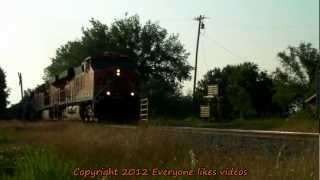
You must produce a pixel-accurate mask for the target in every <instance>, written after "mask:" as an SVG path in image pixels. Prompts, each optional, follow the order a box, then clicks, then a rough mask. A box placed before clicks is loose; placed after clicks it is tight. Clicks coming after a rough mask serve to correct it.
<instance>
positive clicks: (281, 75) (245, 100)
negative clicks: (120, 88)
mask: <svg viewBox="0 0 320 180" xmlns="http://www.w3.org/2000/svg"><path fill="white" fill-rule="evenodd" d="M90 24H91V25H90V27H87V28H82V36H81V38H80V39H77V40H73V41H69V42H67V43H66V44H64V45H62V46H60V47H59V48H58V49H57V50H56V55H55V57H53V58H52V59H51V64H50V65H49V66H48V67H47V68H46V69H45V71H44V80H49V79H50V78H52V77H54V76H56V75H58V74H60V73H62V72H63V71H65V70H66V69H68V68H70V67H74V66H78V65H80V63H81V62H82V60H83V59H84V58H86V57H88V56H90V55H94V54H98V53H101V52H105V51H109V52H118V53H123V54H127V55H128V56H129V57H130V58H132V59H133V60H134V63H135V64H136V66H137V67H138V70H139V72H140V74H141V76H140V81H141V94H142V96H147V97H149V99H150V102H151V110H152V114H153V115H161V116H170V117H187V116H190V115H193V110H192V97H191V95H183V93H182V83H183V82H185V81H187V80H190V79H191V71H192V70H193V68H192V66H190V65H189V63H188V61H187V59H188V57H189V53H188V52H187V51H186V49H185V48H184V45H183V44H182V43H181V42H180V40H179V36H178V35H177V34H169V33H168V32H167V30H166V29H164V28H163V27H161V26H159V24H158V23H154V22H151V21H147V22H146V23H144V24H142V23H141V22H140V18H139V16H138V15H134V16H129V17H128V16H126V17H124V18H123V19H116V20H115V21H114V22H113V23H111V24H110V25H107V24H104V23H102V22H100V21H98V20H95V19H91V20H90ZM277 56H278V59H279V61H280V63H281V67H279V68H277V69H276V70H275V71H274V72H272V73H268V72H265V71H262V70H261V69H259V67H258V65H257V64H254V63H252V62H243V63H241V64H238V65H228V66H226V67H224V68H213V69H211V70H209V71H208V72H207V73H206V74H205V75H204V77H203V78H202V79H201V80H200V81H199V82H198V85H197V89H196V93H195V96H196V103H197V106H199V105H200V104H203V103H204V102H205V99H204V98H203V96H204V95H205V94H206V91H207V85H208V84H218V85H219V89H220V90H219V97H220V98H219V100H217V99H215V100H214V102H212V103H213V106H216V105H218V103H219V105H220V108H219V112H215V111H216V108H212V111H213V113H214V114H216V115H219V117H220V119H234V118H251V117H266V116H274V115H276V116H286V115H288V114H289V113H290V112H291V111H293V110H294V108H296V107H301V106H302V105H303V100H304V99H305V98H306V97H308V96H310V95H311V94H312V93H315V79H316V78H315V67H316V66H317V64H319V63H320V55H319V50H318V49H316V48H314V47H312V45H311V44H310V43H301V44H300V45H298V46H297V47H293V46H289V47H288V49H287V50H285V51H282V52H279V53H278V55H277ZM6 89H7V87H6V83H5V74H4V72H3V71H2V70H1V71H0V113H1V112H2V113H3V114H4V111H5V109H6V108H5V107H6V105H7V100H6V99H7V96H8V91H7V90H6ZM27 97H28V96H27ZM27 97H26V98H25V100H23V101H22V102H24V104H28V103H27V102H29V101H30V100H28V98H27ZM29 99H30V98H29ZM29 104H30V103H29ZM18 106H19V108H18ZM25 106H26V105H25ZM25 106H23V105H16V106H13V108H11V111H10V113H11V114H14V113H15V112H17V111H15V110H12V109H14V108H16V109H23V108H22V107H25ZM26 107H28V106H26ZM24 109H26V108H24ZM22 112H24V111H22V110H20V112H19V113H22ZM2 113H1V114H2ZM10 113H9V114H10Z"/></svg>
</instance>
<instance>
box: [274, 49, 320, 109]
mask: <svg viewBox="0 0 320 180" xmlns="http://www.w3.org/2000/svg"><path fill="white" fill-rule="evenodd" d="M278 57H279V60H280V62H281V65H282V68H277V69H276V71H275V72H274V73H273V78H274V82H275V87H276V88H275V89H276V93H275V94H274V97H273V101H274V102H276V103H277V104H278V106H279V107H280V108H281V109H282V111H283V112H288V111H290V109H291V108H292V106H293V105H298V106H299V105H300V106H301V105H302V102H303V99H304V98H306V97H308V96H310V95H311V94H313V93H315V71H316V66H317V65H318V64H320V53H319V50H317V49H316V48H313V47H312V44H310V43H301V44H300V45H299V46H298V47H293V46H289V47H288V50H287V51H282V52H280V53H278Z"/></svg>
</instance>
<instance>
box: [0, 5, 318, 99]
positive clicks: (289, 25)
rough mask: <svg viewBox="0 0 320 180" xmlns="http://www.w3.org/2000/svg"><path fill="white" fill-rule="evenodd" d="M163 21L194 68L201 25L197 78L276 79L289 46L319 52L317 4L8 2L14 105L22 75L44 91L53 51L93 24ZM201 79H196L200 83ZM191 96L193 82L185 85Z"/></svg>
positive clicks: (0, 39)
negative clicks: (244, 68) (246, 74)
mask: <svg viewBox="0 0 320 180" xmlns="http://www.w3.org/2000/svg"><path fill="white" fill-rule="evenodd" d="M126 12H127V13H128V14H129V15H134V14H138V15H139V16H140V18H141V20H142V22H145V21H146V20H149V19H150V20H151V21H154V22H156V21H158V22H159V24H160V25H161V26H162V27H164V28H166V29H167V30H168V32H169V33H175V34H179V35H180V40H181V42H182V43H183V44H184V45H185V48H186V49H187V51H189V52H190V57H189V59H188V61H189V62H190V64H191V65H194V56H195V46H196V33H197V22H196V21H194V20H193V18H194V17H195V16H198V15H200V14H203V15H205V16H207V17H209V19H207V20H205V25H206V28H205V30H204V31H203V32H202V34H201V37H200V51H199V73H198V77H199V78H200V77H202V75H203V74H204V73H205V72H206V71H207V70H209V69H212V68H214V67H224V66H225V65H227V64H239V63H242V62H244V61H252V62H255V63H257V64H258V65H259V67H260V68H261V69H263V70H267V71H269V72H272V71H273V70H274V69H275V67H277V66H279V62H278V59H277V57H276V54H277V53H278V52H279V51H283V50H285V49H286V47H287V46H288V45H293V46H296V45H298V44H299V43H300V42H311V43H312V44H313V45H314V47H317V48H319V1H318V0H201V1H196V0H175V1H174V0H152V1H150V0H135V1H132V0H90V1H89V0H87V1H84V0H77V1H71V0H56V1H43V0H42V1H40V0H29V1H23V0H21V1H18V0H11V1H4V2H2V3H1V6H0V22H1V28H0V66H1V67H2V68H3V69H4V70H5V72H6V74H7V83H8V86H9V88H10V97H9V101H10V102H11V103H16V102H18V101H19V99H20V94H19V85H18V76H17V72H22V74H23V77H24V88H34V87H35V86H36V85H37V84H41V83H42V76H43V69H44V68H45V67H46V66H48V65H49V64H50V58H52V57H54V54H55V50H56V49H57V48H58V47H59V46H60V45H62V44H64V43H66V42H67V41H68V40H74V39H77V38H80V37H81V27H83V26H84V27H87V26H88V25H89V22H88V20H89V19H90V18H91V17H93V18H95V19H98V20H100V21H102V22H103V23H106V24H110V23H111V22H112V21H113V20H114V19H115V18H122V17H124V16H125V13H126ZM199 78H198V79H199ZM184 86H185V87H184V92H188V91H190V90H191V89H192V88H191V87H192V81H189V82H185V83H184Z"/></svg>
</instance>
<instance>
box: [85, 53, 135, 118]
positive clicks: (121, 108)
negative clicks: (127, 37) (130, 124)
mask: <svg viewBox="0 0 320 180" xmlns="http://www.w3.org/2000/svg"><path fill="white" fill-rule="evenodd" d="M84 64H85V65H84V66H85V67H86V66H88V65H89V64H90V66H91V68H92V69H93V71H94V101H95V102H96V103H95V110H94V112H95V116H96V117H97V118H98V119H99V120H104V119H106V120H114V121H117V122H127V121H132V120H136V119H138V118H139V89H138V73H137V68H136V66H135V64H134V62H133V61H132V60H131V59H129V57H128V56H125V55H119V54H107V55H106V54H104V55H103V56H97V57H93V58H87V59H86V61H85V63H84Z"/></svg>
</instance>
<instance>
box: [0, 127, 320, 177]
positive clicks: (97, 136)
mask: <svg viewBox="0 0 320 180" xmlns="http://www.w3.org/2000/svg"><path fill="white" fill-rule="evenodd" d="M3 128H5V129H6V130H7V131H10V132H11V133H13V134H15V138H16V140H17V142H19V144H20V145H21V144H22V145H23V144H28V145H30V144H31V145H32V146H33V147H45V148H47V147H51V148H52V149H54V150H53V151H50V153H56V154H57V157H59V159H61V160H63V161H68V162H73V163H72V166H70V167H69V168H70V175H71V174H72V169H73V168H75V167H113V168H149V169H151V168H156V167H157V168H175V169H190V168H197V167H206V168H211V169H217V170H221V169H226V168H229V169H231V168H238V169H247V170H248V176H246V177H229V178H228V179H230V178H231V179H318V174H319V166H318V159H319V157H318V153H317V152H318V151H317V150H318V147H319V145H318V144H315V146H314V147H311V148H310V147H308V148H307V149H305V148H303V147H302V148H301V149H299V150H296V151H294V152H293V151H291V149H290V148H291V147H287V146H285V145H283V146H274V148H273V149H272V152H271V153H270V151H271V150H269V149H265V146H261V148H250V147H241V146H240V145H237V143H242V142H241V141H239V140H237V139H235V138H231V137H221V138H223V140H222V142H223V143H224V144H225V145H228V146H224V145H223V144H222V145H221V144H217V145H215V144H214V142H212V143H210V142H207V143H206V141H197V139H201V138H203V137H201V136H200V135H191V136H188V135H186V134H179V133H168V132H164V131H162V130H161V129H159V128H155V127H148V126H138V127H125V128H124V127H123V126H120V127H110V126H108V125H105V124H82V123H78V122H38V123H20V122H15V123H12V122H4V123H0V130H1V129H3ZM261 143H262V142H261ZM232 145H234V146H232ZM240 147H241V148H240ZM257 147H259V146H257ZM51 164H52V162H51ZM58 164H59V163H58ZM119 178H121V177H119ZM131 178H134V179H141V178H143V177H131ZM144 178H145V179H150V178H155V179H168V178H170V177H144ZM189 178H190V177H177V178H176V179H189ZM192 178H194V179H198V178H200V177H198V176H194V177H192ZM203 178H204V179H206V178H207V179H211V178H212V177H202V178H201V179H203ZM224 178H225V177H221V176H215V179H224Z"/></svg>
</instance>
